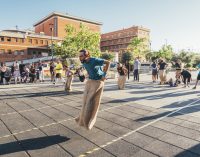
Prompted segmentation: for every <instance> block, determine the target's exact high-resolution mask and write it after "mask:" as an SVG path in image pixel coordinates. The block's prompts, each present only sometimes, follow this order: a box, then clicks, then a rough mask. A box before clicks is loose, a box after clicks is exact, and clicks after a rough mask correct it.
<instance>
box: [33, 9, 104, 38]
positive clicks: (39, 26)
mask: <svg viewBox="0 0 200 157" xmlns="http://www.w3.org/2000/svg"><path fill="white" fill-rule="evenodd" d="M80 23H82V24H84V25H86V26H87V27H88V28H89V29H90V30H92V31H94V32H100V30H101V25H102V23H100V22H96V21H92V20H87V19H84V18H80V17H75V16H71V15H68V14H61V13H57V12H53V13H51V14H49V15H48V16H46V17H44V18H43V19H41V20H40V21H38V22H37V23H35V24H34V27H35V32H36V33H40V32H44V34H46V35H49V36H51V35H53V36H54V37H59V38H64V37H65V36H66V32H65V27H66V25H68V24H69V25H72V26H74V27H75V28H76V29H79V26H80ZM52 28H53V29H52ZM51 30H52V31H51Z"/></svg>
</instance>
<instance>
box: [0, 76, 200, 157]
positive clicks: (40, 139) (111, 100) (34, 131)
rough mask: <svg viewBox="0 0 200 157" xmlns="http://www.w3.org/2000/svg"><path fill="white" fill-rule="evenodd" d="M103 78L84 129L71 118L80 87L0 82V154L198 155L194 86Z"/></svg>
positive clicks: (199, 125)
mask: <svg viewBox="0 0 200 157" xmlns="http://www.w3.org/2000/svg"><path fill="white" fill-rule="evenodd" d="M143 78H145V79H142V80H141V82H139V83H137V82H133V81H132V80H129V81H128V82H127V84H126V89H125V90H118V89H117V85H116V80H108V81H107V83H106V85H105V90H104V94H103V98H102V103H101V107H100V112H99V113H98V118H97V122H96V124H95V126H94V128H93V129H92V130H91V131H87V130H85V129H83V128H81V127H79V126H77V124H76V123H75V121H74V118H75V117H76V116H77V115H78V113H79V112H80V109H81V105H82V92H83V87H84V85H83V84H82V83H79V82H75V83H74V84H73V89H74V90H73V92H71V93H70V94H68V95H67V94H66V93H65V92H64V90H63V89H64V87H63V85H62V84H59V85H52V84H49V83H43V84H27V85H21V84H20V85H8V86H0V156H2V157H3V156H6V157H25V156H31V157H68V156H77V157H84V156H89V157H112V156H120V157H156V156H163V157H199V156H200V99H199V94H200V92H199V90H198V89H197V90H192V89H191V88H183V87H182V86H181V87H177V88H170V87H168V86H159V85H157V84H152V83H150V76H143Z"/></svg>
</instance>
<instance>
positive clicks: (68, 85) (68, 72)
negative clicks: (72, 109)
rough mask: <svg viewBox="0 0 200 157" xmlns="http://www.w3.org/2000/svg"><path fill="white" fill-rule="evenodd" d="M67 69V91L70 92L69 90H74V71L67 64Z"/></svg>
mask: <svg viewBox="0 0 200 157" xmlns="http://www.w3.org/2000/svg"><path fill="white" fill-rule="evenodd" d="M65 69H66V72H65V76H66V83H65V91H66V92H69V91H71V90H72V88H71V85H72V80H73V75H74V73H73V72H72V71H71V70H70V68H69V67H67V66H66V67H65Z"/></svg>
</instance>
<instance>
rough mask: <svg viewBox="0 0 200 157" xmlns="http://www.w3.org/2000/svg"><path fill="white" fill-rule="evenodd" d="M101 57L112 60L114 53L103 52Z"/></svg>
mask: <svg viewBox="0 0 200 157" xmlns="http://www.w3.org/2000/svg"><path fill="white" fill-rule="evenodd" d="M100 58H103V59H105V60H112V59H113V58H114V55H113V54H111V53H108V52H106V53H103V54H102V55H101V57H100Z"/></svg>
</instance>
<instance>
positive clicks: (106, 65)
mask: <svg viewBox="0 0 200 157" xmlns="http://www.w3.org/2000/svg"><path fill="white" fill-rule="evenodd" d="M104 64H105V67H104V72H105V73H107V71H108V68H109V66H110V61H108V60H105V61H104Z"/></svg>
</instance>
